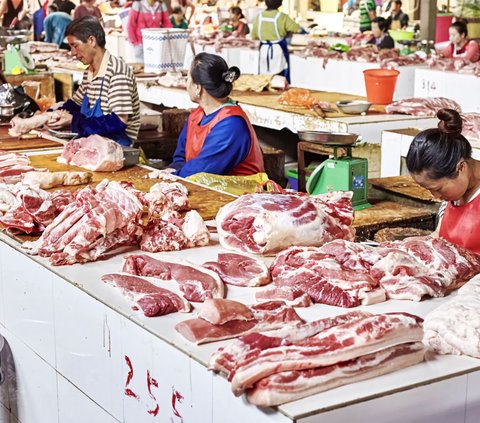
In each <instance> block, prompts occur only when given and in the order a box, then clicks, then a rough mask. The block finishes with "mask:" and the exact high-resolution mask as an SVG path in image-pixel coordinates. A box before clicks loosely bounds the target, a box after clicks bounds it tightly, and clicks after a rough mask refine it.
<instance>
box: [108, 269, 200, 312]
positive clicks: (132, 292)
mask: <svg viewBox="0 0 480 423" xmlns="http://www.w3.org/2000/svg"><path fill="white" fill-rule="evenodd" d="M102 281H103V282H105V283H108V284H110V285H112V286H114V287H116V288H119V289H120V291H121V292H122V294H123V295H125V296H126V297H128V298H130V299H131V300H133V301H134V302H135V303H136V304H138V306H139V307H140V308H141V309H142V311H143V314H144V315H145V316H146V317H154V316H163V315H165V314H170V313H175V312H176V311H179V312H182V313H188V312H190V309H191V305H190V303H189V302H188V301H186V300H184V299H183V298H182V297H180V296H179V295H177V294H175V293H174V292H172V291H169V290H168V289H165V288H160V287H159V286H157V285H156V284H155V283H154V281H153V280H148V279H147V278H140V277H138V276H132V275H127V274H123V273H110V274H108V275H104V276H102Z"/></svg>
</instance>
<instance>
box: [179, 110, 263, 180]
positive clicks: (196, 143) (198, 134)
mask: <svg viewBox="0 0 480 423" xmlns="http://www.w3.org/2000/svg"><path fill="white" fill-rule="evenodd" d="M204 116H205V112H204V111H203V109H202V108H201V107H197V108H196V109H195V110H194V111H193V112H192V113H191V114H190V116H189V118H188V124H187V137H186V145H185V160H186V161H187V162H188V161H189V160H192V159H194V158H196V157H198V155H199V154H200V152H201V151H202V148H203V143H204V142H205V140H206V139H207V136H208V134H209V133H210V131H211V130H212V129H213V127H214V126H215V125H216V124H217V123H218V122H220V121H221V120H223V119H225V118H227V117H230V116H240V117H241V118H243V120H244V121H245V122H246V123H247V126H248V130H249V131H250V139H251V143H250V150H249V152H248V155H247V157H246V158H245V160H244V161H243V162H241V163H240V164H239V165H238V166H237V167H236V168H235V169H233V171H232V172H231V173H230V175H237V176H246V175H254V174H256V173H260V172H264V167H263V155H262V150H260V144H259V143H258V139H257V135H256V134H255V131H254V129H253V127H252V124H251V123H250V121H249V119H248V117H247V115H246V114H245V112H244V111H243V110H242V108H241V107H240V106H237V105H233V106H224V107H222V108H221V109H220V111H219V112H218V113H217V115H216V116H215V117H214V118H213V119H212V120H211V121H210V122H208V123H207V124H205V125H201V126H200V122H201V121H202V119H203V118H204Z"/></svg>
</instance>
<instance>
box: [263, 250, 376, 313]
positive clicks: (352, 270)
mask: <svg viewBox="0 0 480 423" xmlns="http://www.w3.org/2000/svg"><path fill="white" fill-rule="evenodd" d="M380 258H381V257H380V256H379V255H377V254H376V253H375V249H374V248H373V247H368V246H364V245H361V244H358V243H354V242H350V241H342V240H339V241H333V242H331V243H327V244H325V245H324V246H323V247H320V248H318V247H291V248H289V249H287V250H285V251H282V252H281V253H279V254H278V255H277V256H276V258H275V260H274V261H273V263H272V265H271V266H270V270H271V273H272V279H273V282H274V285H275V286H277V287H287V288H293V289H296V290H299V291H301V292H303V293H305V294H308V296H309V297H310V298H311V299H312V300H313V301H314V302H315V303H321V304H329V305H334V306H338V307H357V306H359V305H361V304H363V305H368V304H375V303H378V302H382V301H385V291H384V290H383V289H382V288H381V287H380V286H379V283H378V281H377V280H375V279H374V278H373V277H372V276H371V275H370V272H369V269H370V266H371V265H372V264H373V263H375V261H377V260H379V259H380Z"/></svg>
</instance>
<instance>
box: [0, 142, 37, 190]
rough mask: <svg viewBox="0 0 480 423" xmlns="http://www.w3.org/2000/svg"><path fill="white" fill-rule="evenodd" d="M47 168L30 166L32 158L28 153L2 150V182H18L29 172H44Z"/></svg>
mask: <svg viewBox="0 0 480 423" xmlns="http://www.w3.org/2000/svg"><path fill="white" fill-rule="evenodd" d="M45 170H46V169H36V168H34V167H32V166H30V159H29V158H28V156H27V155H26V154H21V153H11V152H8V151H2V150H0V183H5V184H16V183H17V182H21V181H22V178H23V176H24V174H26V173H27V172H43V171H45Z"/></svg>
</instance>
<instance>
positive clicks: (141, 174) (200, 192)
mask: <svg viewBox="0 0 480 423" xmlns="http://www.w3.org/2000/svg"><path fill="white" fill-rule="evenodd" d="M57 157H58V154H41V155H35V156H33V155H32V156H30V160H31V162H32V166H34V167H37V168H47V169H48V170H50V171H52V172H59V171H72V172H73V171H85V169H83V168H79V167H77V166H69V165H65V164H62V163H58V162H57ZM151 170H152V169H148V168H145V167H141V166H131V167H128V168H125V169H122V170H119V171H117V172H92V173H93V185H96V184H97V183H98V182H100V181H102V180H103V179H105V178H107V179H109V180H111V181H128V182H132V183H133V184H134V185H135V188H137V189H139V190H141V191H144V192H148V191H149V189H150V187H151V186H152V185H154V184H156V183H157V182H161V181H160V180H159V179H148V178H147V175H148V173H149V172H150V171H151ZM179 182H181V183H182V184H183V185H185V186H186V187H187V189H188V199H189V201H190V206H191V208H192V209H194V210H197V211H198V212H199V213H200V215H201V216H202V217H203V218H204V219H205V220H209V219H213V218H214V217H215V216H216V214H217V212H218V210H219V209H220V207H222V206H224V205H225V204H227V203H230V202H232V201H233V200H235V198H236V197H235V196H233V195H230V194H226V193H222V192H218V191H215V190H212V189H210V188H207V187H205V186H202V185H197V184H193V183H191V182H188V181H185V180H183V179H179ZM84 186H85V185H77V186H71V187H57V188H52V189H51V190H53V191H54V190H58V189H62V188H63V189H68V190H70V191H76V190H77V189H79V188H83V187H84Z"/></svg>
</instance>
